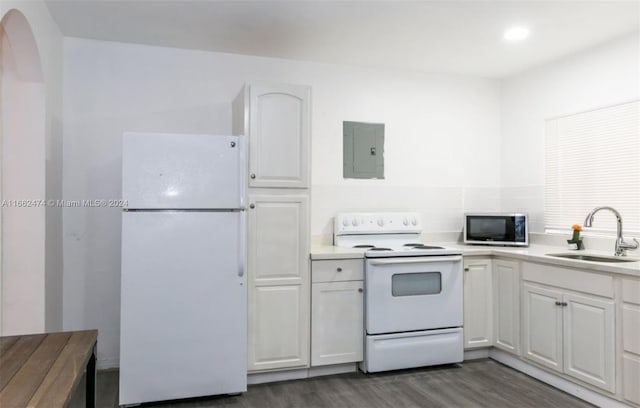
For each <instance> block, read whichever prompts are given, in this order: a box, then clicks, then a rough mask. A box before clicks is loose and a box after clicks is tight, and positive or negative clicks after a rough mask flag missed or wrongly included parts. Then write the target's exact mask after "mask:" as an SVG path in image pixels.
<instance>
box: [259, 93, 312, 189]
mask: <svg viewBox="0 0 640 408" xmlns="http://www.w3.org/2000/svg"><path fill="white" fill-rule="evenodd" d="M249 95H250V96H249V103H250V106H249V123H250V125H249V186H250V187H279V188H308V187H309V135H310V118H311V109H310V100H311V96H310V95H311V90H310V88H309V87H306V86H293V85H253V84H252V85H250V88H249Z"/></svg>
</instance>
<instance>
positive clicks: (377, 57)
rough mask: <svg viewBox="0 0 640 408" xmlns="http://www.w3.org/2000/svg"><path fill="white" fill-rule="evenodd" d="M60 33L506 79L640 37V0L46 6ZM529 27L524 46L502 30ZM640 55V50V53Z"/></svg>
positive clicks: (83, 1) (66, 2) (55, 2)
mask: <svg viewBox="0 0 640 408" xmlns="http://www.w3.org/2000/svg"><path fill="white" fill-rule="evenodd" d="M47 5H48V7H49V10H50V12H51V15H52V16H53V18H54V19H55V21H56V22H57V23H58V25H59V27H60V30H61V31H62V33H63V35H65V36H70V37H81V38H91V39H97V40H108V41H121V42H131V43H140V44H149V45H159V46H169V47H178V48H189V49H199V50H208V51H218V52H225V53H235V54H245V55H257V56H265V57H277V58H287V59H295V60H305V61H316V62H324V63H336V64H349V65H360V66H369V67H377V68H391V69H403V70H412V71H429V72H449V73H457V74H464V75H474V76H482V77H490V78H503V77H506V76H509V75H513V74H515V73H517V72H520V71H523V70H525V69H527V68H530V67H532V66H536V65H540V64H543V63H545V62H549V61H552V60H553V59H556V58H559V57H561V56H563V55H567V54H570V53H574V52H578V51H580V50H583V49H587V48H590V47H593V46H596V45H598V44H601V43H603V42H606V41H608V40H611V39H613V38H616V37H619V36H622V35H625V34H631V33H632V32H634V31H636V32H637V31H638V30H639V27H640V24H639V21H640V2H638V1H611V0H607V1H572V0H563V1H552V0H547V1H545V0H536V1H514V0H503V1H482V0H480V1H451V0H449V1H398V0H395V1H363V0H361V1H302V0H297V1H269V0H265V1H213V0H47ZM516 24H522V25H526V26H528V27H529V28H530V30H531V35H530V37H529V38H528V39H526V40H524V41H522V42H519V43H508V42H506V41H504V40H503V39H502V35H503V32H504V30H505V29H506V28H507V27H509V26H512V25H516ZM639 52H640V51H639Z"/></svg>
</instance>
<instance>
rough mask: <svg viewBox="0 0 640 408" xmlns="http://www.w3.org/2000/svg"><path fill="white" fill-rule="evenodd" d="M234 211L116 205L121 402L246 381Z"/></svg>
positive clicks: (219, 389) (237, 386)
mask: <svg viewBox="0 0 640 408" xmlns="http://www.w3.org/2000/svg"><path fill="white" fill-rule="evenodd" d="M243 217H244V213H242V212H202V211H198V212H172V211H154V212H139V211H137V212H131V211H129V212H124V213H123V220H122V276H121V318H120V319H121V326H120V404H121V405H123V404H137V403H142V402H150V401H160V400H170V399H178V398H189V397H198V396H205V395H214V394H226V393H237V392H243V391H246V380H247V358H246V353H247V341H246V339H247V306H246V305H247V297H246V279H245V274H244V264H245V263H244V255H243V254H244V240H243V238H242V237H243V234H242V233H241V231H244V220H243Z"/></svg>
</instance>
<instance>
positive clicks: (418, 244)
mask: <svg viewBox="0 0 640 408" xmlns="http://www.w3.org/2000/svg"><path fill="white" fill-rule="evenodd" d="M403 246H406V247H421V246H424V244H421V243H419V242H411V243H408V244H404V245H403Z"/></svg>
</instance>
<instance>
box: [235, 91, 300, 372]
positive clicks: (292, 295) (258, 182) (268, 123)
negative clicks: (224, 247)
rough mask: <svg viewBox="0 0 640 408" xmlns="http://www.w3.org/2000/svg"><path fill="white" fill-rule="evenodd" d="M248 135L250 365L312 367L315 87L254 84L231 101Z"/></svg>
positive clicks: (240, 131)
mask: <svg viewBox="0 0 640 408" xmlns="http://www.w3.org/2000/svg"><path fill="white" fill-rule="evenodd" d="M232 109H233V134H234V135H245V136H246V137H247V140H248V145H249V149H248V155H249V157H248V169H247V180H248V194H247V197H248V200H247V204H248V209H247V212H248V215H247V228H248V243H247V257H248V259H247V266H248V270H247V291H248V302H249V304H248V313H249V323H248V337H249V338H248V370H249V372H250V373H251V372H260V371H263V370H274V369H285V368H303V367H308V365H309V330H310V328H309V320H310V319H309V310H310V306H309V301H310V300H309V285H310V276H309V275H310V273H309V261H308V257H309V159H310V149H309V147H310V128H311V89H310V88H309V87H308V86H298V85H284V84H272V83H249V84H246V85H245V86H244V88H243V89H242V91H241V92H240V94H239V95H238V96H237V97H236V99H235V100H234V102H233V106H232Z"/></svg>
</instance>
